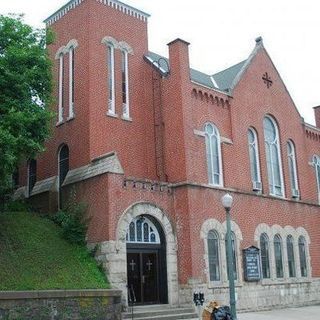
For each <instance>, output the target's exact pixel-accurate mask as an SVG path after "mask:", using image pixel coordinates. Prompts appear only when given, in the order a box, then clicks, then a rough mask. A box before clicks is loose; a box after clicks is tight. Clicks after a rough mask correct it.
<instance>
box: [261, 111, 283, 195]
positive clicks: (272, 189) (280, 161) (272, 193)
mask: <svg viewBox="0 0 320 320" xmlns="http://www.w3.org/2000/svg"><path fill="white" fill-rule="evenodd" d="M265 118H268V119H269V120H271V122H272V123H273V125H274V128H275V131H276V140H277V145H278V148H277V152H278V159H279V170H280V183H281V191H282V194H281V195H277V194H276V193H275V183H274V172H273V167H271V172H272V181H268V182H269V192H270V195H272V196H274V197H279V198H285V188H284V181H283V167H282V157H281V145H280V137H279V128H278V125H277V123H276V122H275V120H274V119H273V118H272V117H271V116H269V115H267V116H265ZM265 118H264V119H265ZM263 129H264V125H263ZM263 133H264V135H265V130H263ZM264 143H265V144H266V143H267V144H268V146H269V143H268V142H267V141H266V137H265V136H264ZM270 152H271V150H270ZM270 156H271V154H270ZM267 166H268V164H267ZM268 179H269V177H268ZM270 182H271V183H272V187H271V188H270Z"/></svg>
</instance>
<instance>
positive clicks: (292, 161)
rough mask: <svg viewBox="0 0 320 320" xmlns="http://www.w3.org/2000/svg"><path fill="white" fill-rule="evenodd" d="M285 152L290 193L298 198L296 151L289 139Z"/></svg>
mask: <svg viewBox="0 0 320 320" xmlns="http://www.w3.org/2000/svg"><path fill="white" fill-rule="evenodd" d="M287 153H288V165H289V175H290V185H291V194H292V197H293V198H299V187H298V175H297V161H296V151H295V147H294V144H293V142H292V141H291V140H289V141H288V142H287Z"/></svg>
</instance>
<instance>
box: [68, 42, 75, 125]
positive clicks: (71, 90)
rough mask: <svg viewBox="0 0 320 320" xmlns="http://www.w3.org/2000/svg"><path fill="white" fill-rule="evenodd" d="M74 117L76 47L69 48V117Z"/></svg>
mask: <svg viewBox="0 0 320 320" xmlns="http://www.w3.org/2000/svg"><path fill="white" fill-rule="evenodd" d="M73 117H74V47H73V46H71V47H70V49H69V119H72V118H73Z"/></svg>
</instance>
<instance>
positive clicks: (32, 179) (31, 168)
mask: <svg viewBox="0 0 320 320" xmlns="http://www.w3.org/2000/svg"><path fill="white" fill-rule="evenodd" d="M36 182H37V161H36V160H34V159H32V160H29V163H28V194H29V196H30V195H31V192H32V189H33V187H34V185H35V184H36Z"/></svg>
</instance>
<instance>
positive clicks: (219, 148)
mask: <svg viewBox="0 0 320 320" xmlns="http://www.w3.org/2000/svg"><path fill="white" fill-rule="evenodd" d="M207 125H211V126H213V128H214V130H215V129H216V131H217V135H216V136H217V143H218V158H219V159H218V160H219V161H218V162H219V183H218V184H215V183H214V179H212V181H213V183H210V182H209V185H212V186H218V187H223V185H224V182H223V168H222V152H221V136H220V131H219V130H218V128H217V126H215V125H214V124H213V123H211V122H207V123H206V124H205V125H204V136H205V145H206V148H207V141H206V139H207V138H208V139H210V136H209V135H208V134H207V131H206V126H207ZM206 153H207V152H206ZM210 155H211V163H212V165H213V161H212V160H213V159H212V152H211V153H210ZM206 160H207V163H208V159H207V154H206ZM207 167H208V165H207ZM212 169H213V168H212ZM212 173H213V170H212ZM208 178H209V172H208ZM212 178H214V177H212Z"/></svg>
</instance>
